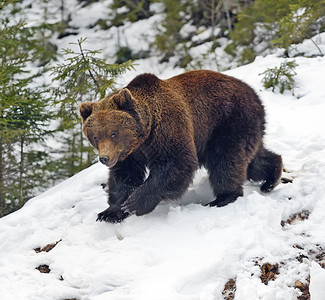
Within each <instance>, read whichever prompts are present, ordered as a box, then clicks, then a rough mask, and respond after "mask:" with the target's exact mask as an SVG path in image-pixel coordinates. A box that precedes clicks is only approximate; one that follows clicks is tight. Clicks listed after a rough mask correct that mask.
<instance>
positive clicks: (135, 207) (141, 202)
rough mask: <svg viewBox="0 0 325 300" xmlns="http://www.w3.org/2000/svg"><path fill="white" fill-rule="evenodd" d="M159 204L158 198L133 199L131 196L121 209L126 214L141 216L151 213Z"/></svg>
mask: <svg viewBox="0 0 325 300" xmlns="http://www.w3.org/2000/svg"><path fill="white" fill-rule="evenodd" d="M159 202H160V198H159V197H152V196H151V197H145V196H143V197H135V196H134V195H131V196H130V197H129V198H128V200H126V201H125V202H124V203H123V204H122V206H121V208H122V210H123V211H124V212H126V213H129V214H132V215H137V216H142V215H145V214H148V213H150V212H151V211H153V210H154V209H155V207H156V206H157V205H158V203H159Z"/></svg>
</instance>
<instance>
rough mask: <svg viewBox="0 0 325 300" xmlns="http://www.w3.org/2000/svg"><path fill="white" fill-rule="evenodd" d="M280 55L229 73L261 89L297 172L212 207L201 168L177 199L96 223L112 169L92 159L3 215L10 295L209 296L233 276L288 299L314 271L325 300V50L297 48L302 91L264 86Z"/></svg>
mask: <svg viewBox="0 0 325 300" xmlns="http://www.w3.org/2000/svg"><path fill="white" fill-rule="evenodd" d="M281 61H282V59H280V58H277V57H276V55H272V56H267V57H265V58H261V57H259V58H257V59H256V61H255V62H254V63H252V64H250V65H247V66H243V67H241V68H237V69H234V70H231V71H229V72H227V73H228V74H230V75H233V76H236V77H238V78H241V79H243V80H245V81H246V82H248V83H249V84H250V85H252V86H253V87H254V88H255V89H256V91H258V93H259V94H260V96H261V98H262V99H263V102H264V105H265V107H266V111H267V119H268V123H267V130H266V137H265V141H266V144H267V146H268V147H269V148H270V149H273V150H275V151H277V152H278V153H280V154H281V155H282V156H283V160H284V167H285V170H286V172H285V173H284V177H286V178H288V179H291V180H292V182H291V183H290V182H289V183H286V184H284V183H282V184H280V185H279V186H278V187H277V188H276V189H275V190H274V191H273V192H272V193H270V194H261V193H260V191H259V187H258V186H257V185H256V184H253V183H246V185H245V195H244V197H241V198H239V199H238V200H237V201H236V202H235V203H233V204H230V205H228V206H226V207H223V208H210V207H203V206H202V205H200V204H199V202H206V201H208V200H210V199H211V198H212V194H211V191H210V189H209V186H208V181H207V178H206V172H205V171H204V170H200V171H199V172H198V173H197V176H196V178H195V180H194V184H193V186H191V188H190V189H189V191H188V193H187V194H186V195H185V196H184V197H183V199H181V200H180V201H178V202H173V203H163V204H161V205H159V206H158V207H157V208H156V210H155V211H154V212H152V213H151V214H149V215H146V216H143V217H136V216H132V217H130V218H128V219H126V220H125V221H124V222H123V223H121V224H115V225H112V224H107V223H99V222H95V220H96V214H97V213H98V212H100V211H101V210H103V209H105V208H106V195H105V192H104V191H103V189H102V187H101V183H104V182H105V181H106V180H107V169H106V168H105V167H104V166H102V165H100V164H95V165H93V166H92V167H90V168H88V169H86V170H84V171H82V172H81V173H79V174H77V175H75V176H74V177H72V178H70V179H68V180H66V181H65V182H63V183H61V184H59V185H58V186H56V187H54V188H52V189H50V190H48V191H47V192H45V193H44V194H42V195H40V196H38V197H36V198H34V199H32V200H30V201H29V202H28V203H27V204H26V205H25V207H23V208H22V209H21V210H20V211H17V212H15V213H13V214H11V215H9V216H7V217H5V218H2V219H0V295H1V299H6V300H7V299H42V300H43V299H71V298H76V299H96V300H97V299H113V300H114V299H123V300H124V299H141V300H143V299H148V300H152V299H164V300H165V299H175V300H177V299H180V300H182V299H186V300H187V299H204V300H209V299H223V298H224V299H226V294H227V292H228V293H229V292H230V290H231V287H232V290H233V292H234V290H235V299H236V300H238V299H239V300H240V299H243V300H247V299H252V300H254V299H265V300H267V299H268V300H274V299H281V300H282V299H283V300H288V299H297V297H298V296H299V295H300V296H301V295H302V293H303V292H304V293H305V294H306V293H307V292H308V285H309V282H310V285H309V292H310V294H311V299H313V300H323V299H325V286H324V282H325V270H324V269H323V268H321V266H320V265H322V266H323V267H324V265H325V258H324V257H325V196H324V195H325V134H324V132H325V118H324V112H325V101H324V99H325V90H324V78H325V76H324V75H325V74H324V70H325V58H320V57H315V58H303V57H298V58H296V61H297V63H298V64H299V66H298V67H297V73H298V74H297V77H296V79H297V87H296V88H295V91H294V94H295V96H292V95H291V94H290V93H288V94H285V95H281V94H275V93H272V92H271V91H265V90H264V89H263V87H262V84H261V76H260V75H259V74H260V73H261V72H263V71H264V70H265V69H266V67H271V66H272V67H273V66H275V65H279V64H280V62H281ZM175 75H176V74H175ZM56 242H58V243H57V245H56V246H55V247H54V248H53V249H51V250H50V251H48V252H46V251H41V252H36V251H35V250H34V249H36V248H43V247H45V246H47V245H48V244H52V243H56ZM42 265H47V266H48V268H49V269H46V267H43V269H44V268H45V271H49V270H50V273H41V272H40V271H39V270H38V269H36V268H38V267H39V266H42ZM309 276H310V277H309ZM230 279H233V281H231V282H232V284H228V285H227V287H228V289H227V288H226V289H225V285H226V283H227V282H228V281H229V280H230ZM231 282H230V283H231ZM228 283H229V282H228ZM230 297H231V296H230ZM228 299H233V298H228ZM300 299H308V298H300Z"/></svg>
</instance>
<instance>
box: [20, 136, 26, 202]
mask: <svg viewBox="0 0 325 300" xmlns="http://www.w3.org/2000/svg"><path fill="white" fill-rule="evenodd" d="M24 144H25V138H24V136H23V135H22V136H21V138H20V163H19V206H20V207H22V206H23V205H24V204H25V203H24V164H25V156H24Z"/></svg>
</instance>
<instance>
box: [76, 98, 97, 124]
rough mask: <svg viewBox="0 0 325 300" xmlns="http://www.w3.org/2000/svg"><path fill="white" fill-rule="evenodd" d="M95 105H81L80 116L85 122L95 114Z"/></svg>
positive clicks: (88, 103) (85, 103)
mask: <svg viewBox="0 0 325 300" xmlns="http://www.w3.org/2000/svg"><path fill="white" fill-rule="evenodd" d="M93 105H94V103H90V102H84V103H81V104H80V106H79V112H80V116H81V117H82V120H83V121H86V119H87V118H88V117H89V116H90V115H91V113H92V112H93Z"/></svg>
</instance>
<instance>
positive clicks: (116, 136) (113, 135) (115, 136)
mask: <svg viewBox="0 0 325 300" xmlns="http://www.w3.org/2000/svg"><path fill="white" fill-rule="evenodd" d="M117 138H118V134H117V132H112V133H111V140H112V141H116V140H117Z"/></svg>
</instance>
